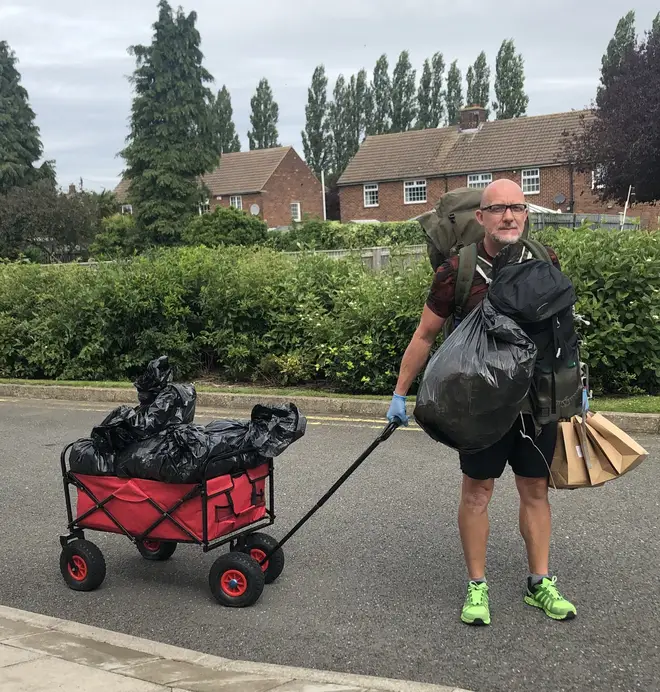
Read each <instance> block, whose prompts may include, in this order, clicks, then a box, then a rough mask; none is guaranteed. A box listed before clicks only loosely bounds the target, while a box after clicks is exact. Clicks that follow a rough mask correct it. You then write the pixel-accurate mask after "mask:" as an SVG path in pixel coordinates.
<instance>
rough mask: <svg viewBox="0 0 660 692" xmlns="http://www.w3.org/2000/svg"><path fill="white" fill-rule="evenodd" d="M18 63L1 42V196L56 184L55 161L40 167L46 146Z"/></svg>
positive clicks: (8, 48) (3, 42) (7, 46)
mask: <svg viewBox="0 0 660 692" xmlns="http://www.w3.org/2000/svg"><path fill="white" fill-rule="evenodd" d="M17 62H18V60H17V58H16V55H15V53H14V51H12V50H11V48H10V47H9V45H8V44H7V42H6V41H0V193H5V192H7V191H8V190H10V189H11V188H12V187H23V186H25V185H30V184H31V183H34V182H37V181H39V180H42V179H47V180H50V181H51V182H53V183H54V182H55V174H54V168H53V163H52V162H51V161H47V162H45V163H43V164H42V165H41V166H37V165H36V163H37V161H38V160H39V159H40V158H41V156H42V153H43V147H42V144H41V137H40V134H39V128H38V127H37V126H36V125H35V122H34V120H35V114H34V111H33V110H32V108H31V107H30V103H29V99H28V92H27V90H26V89H25V87H23V86H22V85H21V75H20V74H19V72H18V70H17V68H16V64H17Z"/></svg>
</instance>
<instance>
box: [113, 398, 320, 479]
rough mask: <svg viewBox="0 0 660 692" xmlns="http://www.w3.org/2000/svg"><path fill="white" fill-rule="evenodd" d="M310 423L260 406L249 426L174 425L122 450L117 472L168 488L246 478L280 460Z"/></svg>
mask: <svg viewBox="0 0 660 692" xmlns="http://www.w3.org/2000/svg"><path fill="white" fill-rule="evenodd" d="M306 423H307V421H306V419H305V417H304V416H301V415H300V413H299V411H298V409H297V408H296V407H295V406H294V405H293V404H288V405H287V406H261V405H257V406H255V407H254V408H253V409H252V416H251V418H250V420H216V421H212V422H211V423H209V424H208V425H207V426H206V427H201V426H198V425H191V424H188V425H171V426H169V427H167V428H166V429H165V430H163V431H161V432H160V433H158V434H156V435H152V436H151V437H149V438H147V439H144V440H141V441H137V442H134V443H133V444H131V445H129V446H128V447H126V448H125V449H124V450H122V451H121V452H120V453H119V454H118V455H117V461H116V472H117V475H118V476H124V477H130V478H146V479H149V480H156V481H163V482H165V483H199V482H201V481H202V480H203V479H204V478H207V479H209V478H216V477H217V476H222V475H225V474H230V473H239V472H243V471H246V470H247V469H251V468H255V467H257V466H260V465H261V464H264V463H266V462H267V461H268V460H269V459H272V458H273V457H276V456H279V455H280V454H281V453H282V452H283V451H284V450H285V449H286V448H287V447H289V445H291V444H292V443H293V442H295V441H296V440H298V439H300V438H301V437H302V436H303V435H304V434H305V430H306Z"/></svg>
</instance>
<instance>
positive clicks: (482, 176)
mask: <svg viewBox="0 0 660 692" xmlns="http://www.w3.org/2000/svg"><path fill="white" fill-rule="evenodd" d="M492 182H493V174H492V173H470V175H468V177H467V186H468V187H471V188H474V189H476V190H483V189H484V188H485V187H488V186H489V185H490V184H491V183H492Z"/></svg>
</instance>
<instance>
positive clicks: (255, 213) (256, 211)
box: [250, 204, 259, 216]
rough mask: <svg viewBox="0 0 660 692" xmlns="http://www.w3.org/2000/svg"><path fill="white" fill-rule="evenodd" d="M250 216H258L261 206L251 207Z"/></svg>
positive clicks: (254, 205)
mask: <svg viewBox="0 0 660 692" xmlns="http://www.w3.org/2000/svg"><path fill="white" fill-rule="evenodd" d="M250 214H252V216H258V215H259V205H258V204H253V205H252V206H251V207H250Z"/></svg>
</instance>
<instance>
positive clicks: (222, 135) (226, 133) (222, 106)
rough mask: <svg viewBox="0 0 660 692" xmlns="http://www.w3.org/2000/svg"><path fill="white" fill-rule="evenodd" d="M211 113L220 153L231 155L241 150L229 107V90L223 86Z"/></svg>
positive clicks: (231, 109)
mask: <svg viewBox="0 0 660 692" xmlns="http://www.w3.org/2000/svg"><path fill="white" fill-rule="evenodd" d="M213 112H214V115H215V122H216V128H217V130H218V138H219V140H220V141H219V145H220V151H221V153H223V154H231V153H232V152H236V151H240V150H241V140H240V139H239V138H238V135H237V134H236V126H235V125H234V119H233V118H234V109H233V108H232V106H231V95H230V94H229V90H228V89H227V87H226V86H225V85H224V84H223V85H222V89H220V91H219V92H218V96H217V97H216V99H215V103H214V104H213Z"/></svg>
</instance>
